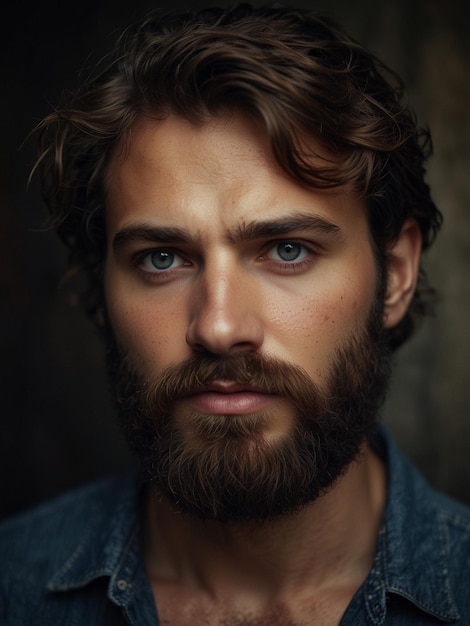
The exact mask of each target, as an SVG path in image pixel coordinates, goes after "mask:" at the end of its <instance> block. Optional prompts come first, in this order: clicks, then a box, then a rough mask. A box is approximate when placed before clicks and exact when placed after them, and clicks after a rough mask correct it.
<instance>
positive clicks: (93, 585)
mask: <svg viewBox="0 0 470 626" xmlns="http://www.w3.org/2000/svg"><path fill="white" fill-rule="evenodd" d="M377 451H378V452H379V454H380V455H381V456H382V457H383V458H384V460H385V461H386V463H387V466H388V472H389V486H388V497H387V505H386V510H385V516H384V521H383V524H382V528H381V531H380V534H379V537H378V541H377V550H376V557H375V562H374V565H373V567H372V570H371V572H370V574H369V576H368V578H367V579H366V580H365V582H364V583H363V585H362V586H361V588H360V589H359V590H358V592H357V593H356V595H355V596H354V598H353V600H352V601H351V603H350V605H349V607H348V609H347V611H346V613H345V614H344V616H343V618H342V620H341V626H361V625H363V624H364V625H373V626H379V625H382V624H385V625H388V624H393V625H394V626H408V625H410V624H420V625H423V626H424V625H426V624H434V625H435V624H459V625H462V626H469V625H470V509H468V508H467V507H465V506H463V505H461V504H459V503H457V502H454V501H453V500H451V499H449V498H447V497H446V496H444V495H442V494H439V493H437V492H436V491H434V490H433V489H432V488H431V487H430V486H429V485H428V484H427V483H426V481H425V480H424V479H423V478H422V477H421V475H420V474H419V472H417V470H416V469H414V468H413V466H412V465H410V464H409V463H408V461H406V460H405V459H404V457H403V456H402V454H401V453H400V451H399V450H398V449H397V447H396V445H395V444H394V442H393V441H392V440H391V438H390V437H389V436H388V435H387V434H386V433H385V432H383V431H381V435H380V441H378V443H377ZM143 500H144V489H143V487H142V486H141V485H140V483H139V482H138V480H137V478H136V476H135V475H133V474H128V475H125V476H120V477H115V478H112V479H107V480H104V481H100V482H97V483H94V484H93V485H91V486H87V487H84V488H80V489H78V490H75V491H73V492H70V493H68V494H66V495H64V496H61V497H59V498H56V499H55V500H53V501H52V502H50V503H46V504H44V505H42V506H40V507H38V508H36V509H34V510H32V511H30V512H27V513H24V514H21V515H20V516H17V517H15V518H12V519H11V520H7V521H5V522H3V523H2V524H1V525H0V563H1V574H0V577H1V581H0V624H1V625H2V626H29V625H34V626H61V625H66V626H121V625H124V624H131V625H132V626H156V625H158V624H159V621H158V617H157V610H156V608H155V604H154V600H153V596H152V592H151V589H150V585H149V583H148V580H147V577H146V573H145V568H144V564H143V560H142V555H141V530H140V519H141V513H142V510H143V509H142V507H143ZM195 626H197V625H196V624H195Z"/></svg>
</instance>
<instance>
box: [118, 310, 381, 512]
mask: <svg viewBox="0 0 470 626" xmlns="http://www.w3.org/2000/svg"><path fill="white" fill-rule="evenodd" d="M109 354H110V373H111V378H112V381H113V383H114V385H115V389H116V391H117V405H118V411H119V414H120V417H121V421H122V425H123V428H124V432H125V435H126V438H127V441H128V444H129V446H130V449H131V450H132V451H133V452H134V453H135V454H136V456H137V457H138V459H139V460H140V462H141V464H142V467H143V469H144V471H145V474H146V476H147V477H148V479H149V480H150V481H151V483H152V484H153V485H154V486H155V487H156V488H157V489H158V491H159V493H160V494H161V495H163V496H164V497H165V498H167V499H168V501H169V502H170V503H171V504H172V505H173V506H175V507H176V508H177V509H178V510H180V511H182V512H185V513H189V514H191V515H195V516H197V517H199V518H201V519H213V520H218V521H221V522H247V521H257V522H262V521H265V520H267V519H271V518H273V517H278V516H283V515H286V514H292V513H294V512H296V511H298V510H300V509H301V508H302V507H303V506H305V505H306V504H309V503H311V502H313V501H314V500H315V499H316V498H318V497H319V496H320V495H322V494H323V493H325V492H326V491H327V490H329V489H330V488H331V487H332V486H333V485H334V483H335V481H336V480H337V479H338V478H339V477H340V476H341V475H342V474H343V473H344V472H345V470H346V469H347V468H348V466H349V465H350V464H351V463H352V462H353V461H354V460H355V459H356V458H357V457H358V455H359V454H360V451H361V447H362V444H363V443H364V441H365V440H366V439H368V438H369V437H370V436H371V434H372V432H373V431H374V430H375V425H376V419H377V412H378V409H379V407H380V405H381V404H382V401H383V398H384V396H385V391H386V387H387V383H388V379H389V374H390V358H389V353H388V350H387V348H386V346H385V343H384V341H383V331H382V322H381V313H380V311H379V310H378V309H377V308H376V309H375V310H374V311H373V312H372V313H371V316H370V319H369V322H368V325H367V328H366V329H365V330H364V331H362V333H360V334H358V336H356V337H354V338H352V339H351V340H350V342H349V343H348V345H347V346H345V347H343V348H342V349H341V350H338V351H337V352H336V353H335V354H334V357H333V359H332V365H331V368H330V372H329V376H328V382H327V385H326V387H325V389H326V391H322V390H321V389H319V388H318V386H317V385H316V384H315V383H314V382H313V381H312V380H311V379H310V378H309V376H308V375H307V374H306V373H305V372H304V371H303V370H302V369H300V368H298V367H296V366H294V365H292V364H289V363H285V362H282V361H279V360H276V359H273V358H269V357H267V356H263V355H261V354H259V353H252V352H236V353H233V354H228V355H223V356H215V355H211V354H204V355H196V356H194V357H192V358H191V359H189V360H187V361H185V362H184V363H181V364H178V365H176V366H174V367H171V368H169V369H167V370H165V371H164V372H163V374H162V375H161V376H160V378H159V379H158V380H154V381H148V380H146V379H145V378H144V377H143V376H142V375H141V374H139V373H138V372H137V371H136V369H135V368H134V367H132V366H130V364H129V363H130V360H129V358H127V357H126V356H125V355H123V354H122V352H120V351H119V350H118V348H117V346H116V344H115V343H113V344H112V345H111V348H110V353H109ZM214 380H230V381H235V382H237V383H239V384H241V385H244V384H249V385H251V386H253V387H256V388H257V389H259V390H262V391H264V392H266V393H274V394H278V395H280V396H281V397H283V398H286V399H288V400H289V401H290V403H291V404H292V406H293V407H294V408H295V411H296V420H295V425H294V426H293V428H292V432H291V433H290V434H289V435H286V436H284V437H282V438H279V439H277V440H275V441H273V442H271V441H270V442H268V441H267V440H266V439H265V438H264V437H263V425H264V424H265V423H266V421H268V420H269V419H270V415H269V413H261V414H255V415H243V416H223V415H220V416H217V415H205V414H199V413H194V414H191V415H188V416H187V420H188V421H187V425H188V429H186V428H185V429H184V432H183V429H181V428H180V427H179V426H178V425H177V424H176V422H175V420H174V419H173V417H172V415H171V407H172V405H173V403H174V402H175V400H177V399H179V398H181V397H182V396H184V395H187V394H189V393H191V392H194V391H197V390H201V389H203V388H204V387H206V386H207V385H208V384H210V383H211V382H213V381H214ZM187 430H188V431H190V432H191V436H190V437H188V436H187V435H186V434H185V433H186V431H187Z"/></svg>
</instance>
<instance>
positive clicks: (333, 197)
mask: <svg viewBox="0 0 470 626" xmlns="http://www.w3.org/2000/svg"><path fill="white" fill-rule="evenodd" d="M308 149H309V150H310V152H311V153H312V154H315V155H316V156H315V157H312V158H316V159H322V160H323V159H324V158H328V156H327V155H325V156H322V157H320V156H318V154H319V152H320V150H319V149H317V146H315V145H310V146H309V147H308ZM329 164H330V165H331V160H330V162H329ZM106 212H107V222H108V227H110V226H111V225H113V226H115V225H116V224H117V223H119V225H120V226H122V225H123V224H124V225H126V222H132V221H138V220H144V221H148V220H151V221H155V220H157V221H159V220H160V221H163V222H175V221H184V222H185V226H188V227H191V225H192V224H196V223H198V224H199V226H201V225H202V224H203V223H204V222H205V223H206V224H207V225H210V226H214V225H215V224H218V225H220V226H221V227H224V228H230V227H233V226H234V225H235V224H236V223H237V222H240V221H247V220H248V221H252V220H253V219H258V218H259V219H261V218H263V219H276V217H277V216H280V217H285V216H286V215H288V214H289V213H299V212H301V213H309V212H312V213H314V214H318V215H319V216H323V217H324V218H325V219H328V220H330V221H331V220H332V219H333V220H337V221H339V222H344V225H345V226H346V225H347V224H348V223H351V224H353V223H354V222H357V221H358V220H359V222H360V223H361V224H364V223H365V221H366V215H365V205H364V202H363V201H362V200H361V199H360V198H359V197H358V196H357V195H356V194H354V193H353V192H352V191H351V190H348V189H346V188H337V189H330V190H323V191H320V190H316V189H312V188H307V187H306V186H304V185H301V184H300V183H299V182H297V181H295V180H294V179H293V178H291V177H289V176H288V175H287V174H286V173H285V172H284V171H283V169H282V168H281V167H280V165H279V164H278V163H277V162H276V160H275V159H274V157H273V155H272V152H271V149H270V146H269V144H268V141H267V138H266V135H265V133H264V132H263V131H262V129H261V128H260V125H259V124H257V123H256V122H255V121H254V120H250V119H248V118H246V117H244V116H242V115H238V114H232V115H230V116H223V117H220V118H213V119H211V120H210V121H207V122H204V123H193V122H190V121H188V120H185V119H181V118H178V117H176V116H171V115H170V116H169V117H167V118H165V119H163V120H157V119H149V118H142V119H140V120H139V122H138V123H137V124H136V125H135V126H134V127H133V128H132V131H131V133H130V136H129V138H128V142H127V144H126V146H121V149H117V150H116V151H115V153H114V155H113V157H112V159H111V162H110V167H109V175H108V190H107V202H106Z"/></svg>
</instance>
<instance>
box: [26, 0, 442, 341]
mask: <svg viewBox="0 0 470 626" xmlns="http://www.w3.org/2000/svg"><path fill="white" fill-rule="evenodd" d="M102 63H103V68H102V69H100V70H99V71H97V72H96V75H95V76H94V77H92V78H90V79H89V80H87V82H86V83H85V84H83V85H82V86H81V87H80V88H79V89H78V90H77V91H76V93H74V94H73V95H72V97H70V98H69V99H68V102H66V103H65V104H64V105H63V106H62V107H60V108H58V109H57V110H55V111H54V112H53V113H51V114H50V115H49V116H47V117H46V118H45V119H44V120H43V121H42V122H41V123H40V124H39V127H38V128H39V157H38V161H37V163H36V167H40V169H41V172H42V191H43V196H44V198H45V201H46V204H47V205H48V207H49V210H50V215H51V218H50V221H51V224H52V225H53V227H55V228H56V230H57V232H58V234H59V236H60V237H61V238H62V240H63V241H64V242H65V244H66V245H67V246H68V248H69V252H70V262H71V264H72V266H75V267H77V268H78V269H80V270H84V271H85V272H86V274H87V276H88V283H87V291H86V294H85V296H86V305H87V307H88V310H89V312H90V314H91V315H92V316H95V317H98V316H97V315H96V313H97V311H98V310H99V309H100V307H101V306H103V301H102V300H103V299H102V284H101V283H102V272H101V269H102V265H103V261H104V256H105V250H106V233H105V219H104V216H105V205H106V177H107V171H108V163H109V160H110V158H111V155H112V154H113V151H114V150H115V146H117V145H119V144H121V145H125V142H126V141H127V140H128V139H129V134H130V130H131V129H132V126H133V124H134V123H135V122H136V121H137V120H138V119H139V118H141V117H142V116H145V115H147V116H152V117H156V118H162V117H165V116H167V115H169V114H175V115H177V116H180V117H182V118H185V119H189V120H191V121H198V122H204V121H205V120H209V119H211V118H212V117H214V116H220V115H223V114H224V113H228V112H230V111H232V110H239V111H241V112H242V113H243V114H245V115H247V116H250V117H251V118H253V119H254V120H256V122H257V124H258V125H259V126H260V127H261V128H262V129H263V131H264V132H265V134H266V136H267V138H268V141H269V143H270V146H271V149H272V152H273V155H274V157H275V159H276V160H277V162H278V163H279V165H280V166H281V167H282V168H283V170H284V171H285V172H286V173H287V174H288V175H289V176H291V177H292V178H293V179H295V180H296V181H297V182H298V183H299V184H301V185H304V186H307V187H311V188H334V187H340V186H343V185H348V186H350V187H352V188H353V189H354V190H355V191H356V192H357V193H358V194H360V196H361V197H362V198H364V200H365V203H366V207H367V211H368V221H369V228H370V232H371V237H372V241H373V244H374V252H375V254H376V258H377V259H378V261H379V263H378V267H379V269H380V270H381V272H382V275H383V276H385V275H386V262H387V253H388V251H389V249H390V246H391V245H392V244H393V242H394V241H396V239H397V237H398V236H399V234H400V232H401V229H402V227H403V224H404V223H405V221H406V220H407V219H408V218H414V219H415V220H416V221H417V222H418V224H419V227H420V229H421V233H422V238H423V249H426V248H428V247H429V246H430V245H431V243H432V242H433V240H434V237H435V235H436V233H437V231H438V230H439V227H440V225H441V221H442V216H441V214H440V212H439V210H438V209H437V207H436V206H435V204H434V203H433V201H432V199H431V196H430V190H429V186H428V185H427V183H426V181H425V162H426V160H427V158H428V157H429V155H430V154H431V150H432V146H431V141H430V136H429V132H428V131H427V129H424V128H420V127H419V126H418V125H417V122H416V118H415V116H414V114H413V112H412V111H411V110H410V108H409V107H408V105H407V102H406V94H405V91H404V87H403V83H402V82H401V80H400V79H399V78H398V76H397V75H396V74H395V73H394V72H392V71H391V70H389V69H388V68H387V67H386V66H385V65H384V64H382V63H381V62H380V61H379V60H378V59H376V58H375V57H374V56H373V55H371V54H370V53H369V52H367V51H366V50H365V49H364V48H363V47H361V46H360V45H359V44H358V43H356V42H355V41H354V40H353V39H352V38H351V37H349V36H348V35H347V34H345V33H344V32H343V31H342V30H341V29H340V28H339V27H338V26H337V25H336V24H335V23H334V22H333V21H331V20H329V19H327V18H324V17H320V16H318V15H316V14H312V13H311V12H309V11H304V10H294V9H287V8H278V7H276V8H275V7H263V8H253V7H251V6H250V5H248V4H242V5H239V6H236V7H234V8H230V9H210V10H203V11H199V12H195V13H189V12H185V13H161V12H156V13H152V14H151V15H150V16H149V17H147V18H146V20H145V21H143V22H142V23H141V24H139V25H137V26H136V27H133V28H131V29H129V30H127V31H126V32H125V33H124V35H123V36H122V37H121V38H120V40H119V42H118V45H117V47H116V50H115V51H114V53H113V54H112V55H111V56H110V57H107V58H106V60H105V61H103V62H102ZM309 140H312V141H310V142H309ZM315 145H317V146H320V147H321V148H322V153H324V152H325V150H326V152H327V154H331V155H332V159H331V160H330V159H326V158H325V159H323V160H322V162H321V164H320V165H319V164H318V163H319V162H318V158H317V159H312V158H311V157H312V154H313V152H310V153H309V152H308V149H309V147H310V146H315ZM313 163H315V165H313ZM432 293H433V290H432V289H430V288H429V287H428V285H427V281H426V276H425V273H424V271H423V270H422V268H421V271H420V280H419V282H418V287H417V289H416V293H415V295H414V298H413V300H412V303H411V305H410V307H409V310H408V312H407V314H406V315H405V317H404V318H403V320H402V321H401V322H400V323H399V324H398V325H397V326H396V327H395V328H393V329H391V330H390V331H387V332H388V341H389V345H390V346H391V347H392V348H393V349H394V348H396V347H398V346H399V345H401V344H402V343H403V342H404V341H405V340H406V339H407V338H408V337H409V336H410V335H411V334H412V333H413V332H414V330H415V328H416V326H417V324H418V322H419V321H420V320H421V318H422V317H423V316H424V314H425V313H426V312H427V310H428V307H429V302H430V301H431V297H430V296H431V295H432Z"/></svg>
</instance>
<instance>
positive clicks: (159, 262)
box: [141, 249, 185, 272]
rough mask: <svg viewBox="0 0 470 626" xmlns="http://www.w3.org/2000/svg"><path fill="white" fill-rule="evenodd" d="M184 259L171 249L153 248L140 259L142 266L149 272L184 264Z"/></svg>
mask: <svg viewBox="0 0 470 626" xmlns="http://www.w3.org/2000/svg"><path fill="white" fill-rule="evenodd" d="M184 263H185V261H184V259H182V258H181V257H180V256H179V255H178V254H176V253H175V252H172V251H171V250H166V249H161V250H153V251H152V252H149V253H148V254H146V255H145V256H144V257H143V258H142V261H141V265H142V267H143V268H144V269H145V270H147V271H149V272H162V271H165V270H169V269H174V268H175V267H179V266H180V265H184Z"/></svg>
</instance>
